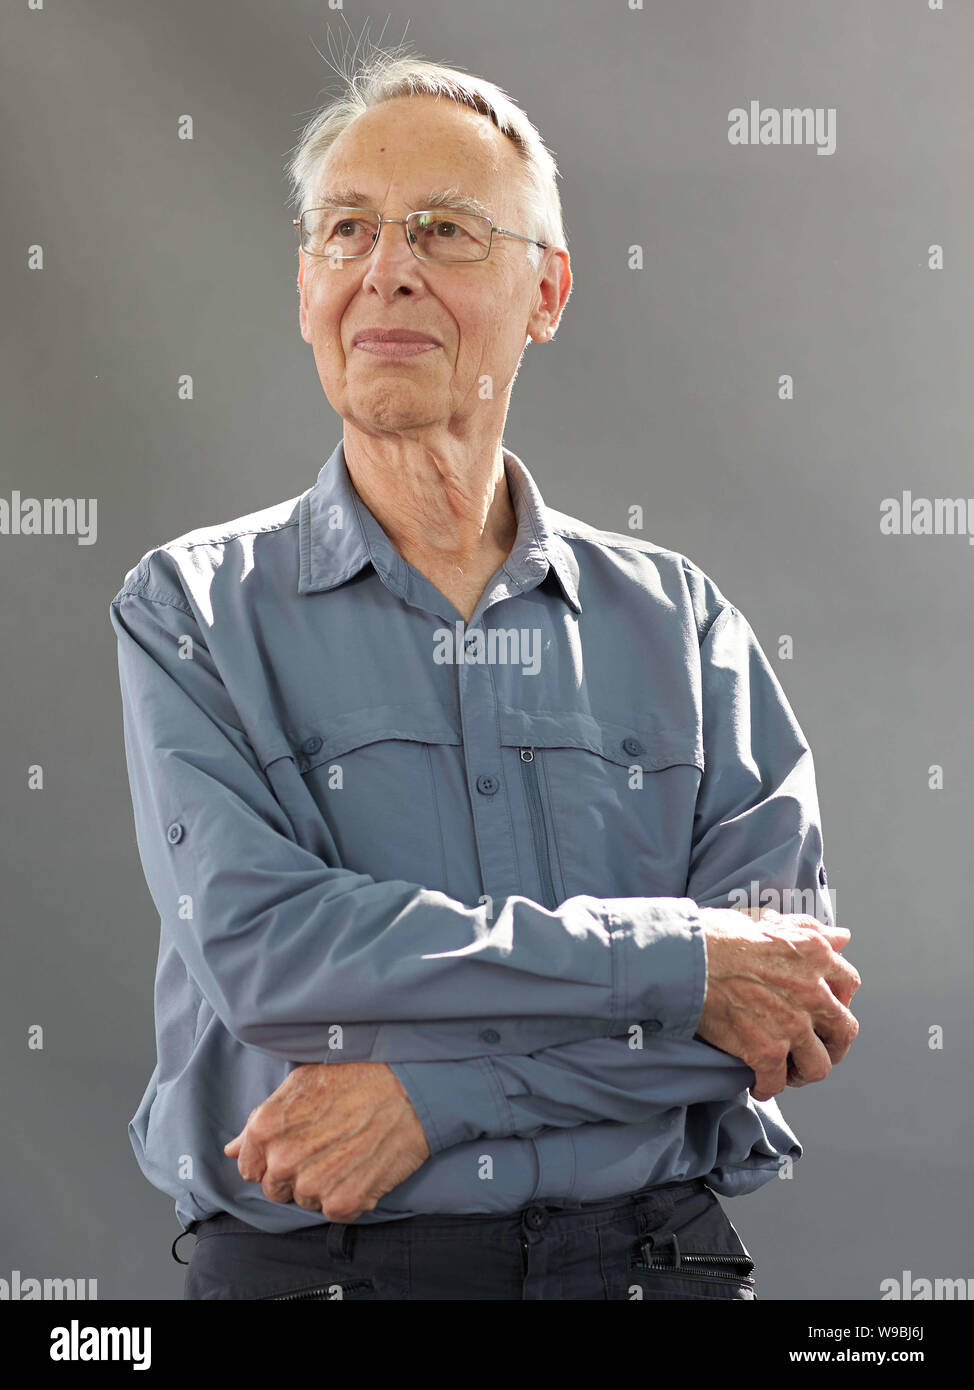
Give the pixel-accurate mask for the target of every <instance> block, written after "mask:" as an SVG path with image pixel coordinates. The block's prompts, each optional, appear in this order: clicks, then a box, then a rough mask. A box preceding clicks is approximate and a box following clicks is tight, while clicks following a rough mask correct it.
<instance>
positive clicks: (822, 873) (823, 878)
mask: <svg viewBox="0 0 974 1390" xmlns="http://www.w3.org/2000/svg"><path fill="white" fill-rule="evenodd" d="M818 881H819V883H820V884H821V885H822V887H823V888H824V887H825V885H826V883H827V882H828V879H827V878H826V876H825V865H824V864H823V865H822V867H821V868H820V869H819V871H818Z"/></svg>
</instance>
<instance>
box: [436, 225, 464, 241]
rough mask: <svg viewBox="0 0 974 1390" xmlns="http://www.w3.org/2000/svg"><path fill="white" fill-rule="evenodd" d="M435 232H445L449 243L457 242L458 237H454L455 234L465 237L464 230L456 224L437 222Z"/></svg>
mask: <svg viewBox="0 0 974 1390" xmlns="http://www.w3.org/2000/svg"><path fill="white" fill-rule="evenodd" d="M435 230H436V231H437V232H442V231H444V230H445V231H446V234H447V235H446V239H447V240H449V241H454V240H456V237H455V236H454V235H453V234H454V233H456V235H457V236H462V235H463V228H462V227H461V226H459V225H458V224H457V223H456V222H446V221H443V222H437V223H436V224H435Z"/></svg>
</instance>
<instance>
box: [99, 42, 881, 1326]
mask: <svg viewBox="0 0 974 1390" xmlns="http://www.w3.org/2000/svg"><path fill="white" fill-rule="evenodd" d="M555 175H556V169H555V165H554V161H553V160H552V158H551V156H550V154H549V153H548V151H547V150H546V149H545V148H544V146H543V144H542V142H541V139H540V137H539V136H538V134H537V131H535V129H534V127H533V126H532V125H531V124H530V122H529V121H528V120H527V118H526V117H525V116H524V114H523V112H521V111H520V110H519V109H518V108H517V107H516V106H515V105H514V104H513V103H512V102H511V101H510V100H508V99H507V98H506V97H505V95H504V94H503V93H502V92H501V91H500V90H499V89H498V88H496V87H494V86H493V85H492V84H489V83H486V82H484V81H482V80H480V79H476V78H472V77H469V76H468V75H466V74H462V73H459V72H456V71H453V70H450V69H446V68H443V67H441V66H438V65H434V64H429V63H425V62H422V61H420V60H417V59H404V58H390V57H388V56H387V55H383V56H382V57H380V59H378V60H373V62H372V64H371V66H370V67H369V69H368V70H367V72H366V73H365V74H364V75H360V76H359V79H358V82H357V84H356V85H355V87H354V88H352V89H351V90H350V93H349V96H348V97H347V98H346V99H345V100H344V101H343V102H341V103H339V104H338V105H336V106H333V107H331V108H328V109H326V110H325V111H323V112H322V113H320V114H319V115H318V116H317V117H316V118H315V120H314V121H313V122H312V123H311V125H310V126H309V127H308V128H307V130H306V131H305V133H304V135H303V137H302V140H301V143H300V145H299V148H298V151H297V154H296V155H295V156H294V160H293V164H292V176H293V178H294V180H295V185H296V195H297V201H298V203H299V204H300V211H301V216H300V217H299V218H298V219H296V220H297V223H298V226H299V239H300V257H299V260H300V270H299V276H298V286H299V293H300V322H301V333H302V336H303V337H304V338H305V340H306V341H307V342H309V343H310V344H311V346H312V348H313V350H314V356H315V362H316V364H317V369H318V373H319V376H320V378H321V383H322V386H323V388H324V391H325V394H326V396H327V398H328V400H329V401H330V402H331V404H332V406H333V407H334V408H335V410H336V411H337V412H338V413H339V414H340V415H341V417H342V419H343V421H344V432H343V439H342V442H341V443H340V444H339V445H338V446H337V447H336V448H335V450H334V452H333V453H332V455H331V457H330V458H329V459H328V460H327V462H326V463H325V465H324V467H322V469H321V471H320V473H319V475H318V479H317V482H316V483H315V484H314V486H313V487H311V488H309V489H308V490H307V491H306V492H304V493H303V494H302V495H301V496H300V497H297V498H294V499H291V500H289V501H286V502H283V503H280V504H278V505H276V506H272V507H269V508H267V509H266V510H263V511H260V512H258V513H256V514H254V515H251V516H248V517H244V518H241V519H238V520H235V521H232V522H228V523H227V524H226V525H208V526H204V527H202V528H200V529H198V530H194V531H191V532H189V533H187V534H186V535H184V536H182V537H180V538H179V539H177V540H174V541H172V542H170V543H168V544H166V545H161V546H158V547H156V548H154V549H153V550H150V551H149V552H147V554H146V555H145V556H144V557H143V558H142V560H141V561H140V563H139V564H138V565H137V566H136V567H135V568H134V569H133V570H131V571H130V572H129V574H128V575H127V576H126V580H125V583H124V584H123V586H122V588H121V590H120V591H119V593H118V594H117V595H116V597H115V598H114V599H113V601H112V605H111V618H112V622H113V625H114V628H115V631H116V634H117V637H118V643H119V669H120V679H121V688H122V696H123V711H124V733H125V748H126V756H127V762H128V769H129V777H130V782H131V787H132V796H133V805H134V811H135V823H136V830H137V837H138V844H139V849H140V852H141V856H142V862H143V866H144V870H145V875H146V880H147V884H148V887H149V890H150V892H151V894H152V897H153V900H154V902H155V905H156V907H157V909H158V911H159V914H160V917H161V941H160V953H159V961H158V974H157V980H156V1023H157V1042H158V1064H157V1066H156V1069H155V1072H154V1073H153V1076H152V1078H151V1080H150V1083H149V1086H148V1088H147V1090H146V1093H145V1096H144V1098H143V1100H142V1103H141V1106H140V1107H139V1110H138V1112H137V1113H136V1115H135V1116H134V1117H133V1120H132V1122H131V1124H130V1126H129V1131H130V1136H131V1139H132V1143H133V1147H134V1148H135V1151H136V1155H137V1157H138V1160H139V1163H140V1165H141V1167H142V1169H143V1171H144V1172H145V1174H146V1176H147V1177H148V1178H149V1179H150V1181H152V1182H153V1183H154V1184H156V1185H157V1186H158V1187H160V1188H161V1189H163V1190H164V1191H166V1192H168V1193H170V1194H171V1195H173V1197H174V1198H175V1199H176V1213H177V1216H178V1218H179V1221H180V1223H181V1225H182V1226H183V1227H184V1229H185V1230H189V1231H193V1232H195V1234H196V1236H197V1242H196V1245H195V1247H194V1250H193V1254H192V1260H191V1262H190V1270H189V1274H188V1276H187V1282H186V1292H185V1296H186V1297H187V1298H204V1299H206V1298H230V1299H233V1298H244V1299H326V1298H338V1297H342V1298H374V1299H423V1298H436V1299H441V1298H442V1299H447V1298H449V1299H482V1298H487V1299H502V1298H507V1299H512V1298H513V1299H555V1298H558V1299H562V1298H564V1299H588V1298H594V1299H607V1298H608V1299H630V1298H641V1297H642V1298H650V1299H695V1298H705V1299H721V1298H730V1299H753V1298H754V1297H755V1280H754V1276H753V1269H754V1264H753V1261H752V1260H751V1259H750V1256H749V1254H748V1251H747V1249H746V1248H745V1246H744V1245H743V1243H742V1241H741V1239H740V1237H739V1236H738V1234H737V1231H736V1230H735V1228H734V1226H733V1225H732V1224H731V1222H730V1221H729V1219H728V1218H727V1216H726V1214H725V1212H724V1210H723V1208H722V1206H721V1204H720V1202H719V1200H718V1196H717V1194H721V1195H726V1196H733V1195H737V1194H741V1193H746V1192H751V1191H754V1190H755V1189H756V1188H758V1187H759V1186H761V1185H762V1184H763V1183H765V1182H767V1181H769V1180H770V1179H772V1178H773V1177H774V1176H775V1175H776V1174H777V1173H778V1172H779V1171H780V1170H781V1167H782V1165H783V1164H788V1163H791V1162H793V1161H794V1160H795V1159H797V1158H799V1157H800V1156H801V1153H802V1148H801V1146H800V1144H799V1143H798V1141H797V1139H796V1137H795V1135H794V1134H793V1133H792V1131H791V1130H790V1129H789V1128H788V1126H787V1125H786V1124H785V1122H784V1120H783V1119H782V1117H781V1114H780V1112H779V1111H778V1108H777V1105H776V1103H775V1101H774V1099H773V1097H774V1096H775V1095H776V1094H777V1093H778V1092H780V1091H781V1090H782V1089H783V1088H784V1087H785V1085H786V1084H790V1085H802V1084H805V1083H807V1082H810V1081H818V1080H822V1079H823V1078H824V1077H825V1076H826V1075H827V1074H828V1073H829V1072H830V1070H831V1067H832V1065H833V1063H835V1062H837V1061H839V1060H840V1059H841V1058H842V1057H843V1056H844V1055H845V1053H846V1051H847V1049H848V1047H849V1046H850V1044H851V1042H852V1039H853V1038H854V1037H855V1034H856V1032H857V1024H856V1020H855V1018H854V1017H853V1015H852V1014H851V1013H850V1011H849V1007H848V1006H849V1003H850V1001H851V998H852V995H853V994H854V992H855V990H856V989H857V988H858V985H859V977H858V975H857V973H856V971H855V970H854V969H853V967H852V966H851V965H849V964H848V962H846V961H845V960H844V959H843V958H842V956H841V955H840V951H841V948H842V947H843V946H845V945H846V944H847V943H848V941H849V933H848V931H846V930H845V929H844V928H838V927H836V926H835V925H834V924H833V923H832V922H831V920H830V917H829V906H828V899H827V897H826V896H825V895H824V893H821V892H820V891H819V890H820V889H821V888H822V887H823V886H824V884H825V870H824V865H823V860H822V854H823V850H822V837H821V830H820V824H819V811H818V804H817V796H816V789H815V780H814V771H813V764H812V757H811V753H810V750H809V748H808V744H807V742H806V740H805V738H804V736H803V734H802V731H801V729H800V727H799V725H798V723H797V721H796V719H795V717H794V715H793V713H792V712H791V710H790V708H789V706H788V704H787V702H786V700H785V697H784V695H783V693H782V690H781V687H780V685H779V684H778V682H777V680H776V678H775V676H774V674H773V673H772V671H771V669H770V667H769V665H768V663H767V661H766V659H765V657H764V655H763V653H762V651H761V649H760V647H759V646H758V643H757V641H756V639H755V637H754V634H753V632H752V630H751V628H750V627H749V625H748V624H747V622H746V620H745V619H744V617H743V616H742V615H741V614H740V612H738V610H737V609H736V608H734V607H732V606H731V604H730V603H729V602H728V601H727V600H726V599H725V598H724V596H723V595H722V593H721V592H720V591H719V590H718V589H717V587H716V585H715V584H714V583H713V581H712V580H711V579H709V578H708V576H707V575H705V574H704V573H703V572H702V571H701V570H700V569H699V568H698V567H697V566H696V565H694V564H693V562H692V561H691V560H689V559H687V558H686V557H684V556H682V555H679V554H676V553H674V552H672V551H669V550H665V549H661V548H660V547H659V546H657V545H654V544H652V543H650V542H649V541H646V540H641V539H638V538H635V537H633V536H631V535H621V534H620V535H617V534H613V533H608V532H603V531H599V530H596V529H594V528H593V527H591V526H588V525H586V524H585V523H584V522H583V521H576V520H573V519H572V518H571V517H569V516H566V515H564V514H562V513H560V512H555V511H552V510H551V509H550V508H548V507H546V506H545V504H544V502H543V501H542V498H541V495H540V493H539V491H538V487H537V485H536V483H535V482H534V479H533V478H532V476H531V474H530V473H529V471H528V469H527V468H526V467H525V465H524V464H523V463H522V462H521V460H520V459H519V458H518V457H517V456H516V455H515V454H513V453H512V452H511V451H510V450H509V449H506V448H505V447H504V445H503V442H502V438H503V430H504V423H505V420H506V416H507V410H508V406H509V402H510V395H511V388H512V386H513V382H514V379H515V376H516V373H517V369H518V366H519V363H520V361H521V358H522V355H523V353H524V351H525V349H526V347H527V343H528V342H530V341H533V342H539V343H540V342H545V341H547V340H549V339H550V338H551V337H552V335H553V334H554V332H555V329H556V328H557V326H558V323H559V321H560V319H561V315H562V312H563V310H564V307H565V304H566V301H567V299H568V296H569V291H570V285H571V272H570V268H569V257H568V253H567V251H566V250H565V249H564V247H563V245H562V242H563V240H564V237H563V233H562V231H561V217H560V206H559V200H558V194H557V190H556V187H555ZM604 468H605V465H603V469H604ZM792 892H798V893H801V894H806V895H809V897H810V901H811V906H812V907H814V908H815V914H814V915H809V913H807V912H805V911H804V908H805V907H806V905H807V903H808V901H809V897H806V898H804V899H802V907H803V912H802V913H794V912H787V911H785V913H784V914H782V913H779V912H776V911H774V910H771V911H768V910H767V904H769V903H770V904H771V905H772V908H773V907H774V906H775V905H777V906H779V907H783V908H785V909H787V908H788V907H789V906H794V899H792V898H789V896H788V895H789V894H790V893H792ZM762 906H765V908H766V915H765V916H764V917H763V918H762V917H760V916H759V913H760V909H761V907H762ZM741 909H743V910H741ZM217 1237H219V1238H217ZM177 1258H178V1257H177Z"/></svg>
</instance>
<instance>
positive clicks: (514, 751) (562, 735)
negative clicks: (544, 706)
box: [501, 710, 703, 906]
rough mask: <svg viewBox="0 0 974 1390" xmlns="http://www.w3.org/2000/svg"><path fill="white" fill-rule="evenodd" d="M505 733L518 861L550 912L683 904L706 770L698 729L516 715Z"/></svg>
mask: <svg viewBox="0 0 974 1390" xmlns="http://www.w3.org/2000/svg"><path fill="white" fill-rule="evenodd" d="M501 732H502V738H501V741H502V744H503V750H502V757H503V760H504V768H505V775H506V777H507V779H508V783H509V787H510V791H511V798H512V806H513V807H514V808H515V809H514V814H515V822H516V823H518V824H520V826H521V827H522V834H521V835H520V836H519V847H518V848H519V857H520V863H521V865H522V867H523V869H524V872H525V875H526V877H527V879H528V880H529V881H530V878H531V876H532V874H533V873H536V875H537V891H538V893H539V900H540V901H541V902H542V903H543V904H544V905H545V906H557V904H558V903H559V902H562V901H563V900H564V899H565V898H569V897H574V896H575V895H576V894H579V893H590V894H592V895H593V896H595V897H639V896H643V897H657V896H659V897H683V896H684V894H685V889H686V883H687V874H688V871H689V861H690V851H691V848H692V837H693V816H694V808H695V805H696V796H697V788H698V786H699V784H700V778H701V775H702V772H703V751H702V747H701V745H700V742H699V740H698V739H697V737H696V736H695V734H694V733H693V731H681V730H661V729H658V728H652V727H648V726H645V725H640V724H638V723H630V724H622V723H619V722H616V721H614V720H606V719H600V718H597V717H595V716H593V715H590V714H588V713H581V712H578V711H567V712H563V713H557V712H545V713H537V712H533V713H527V712H524V711H514V710H510V711H508V712H507V713H506V714H505V715H503V716H502V718H501ZM525 891H529V890H528V888H527V887H526V888H525Z"/></svg>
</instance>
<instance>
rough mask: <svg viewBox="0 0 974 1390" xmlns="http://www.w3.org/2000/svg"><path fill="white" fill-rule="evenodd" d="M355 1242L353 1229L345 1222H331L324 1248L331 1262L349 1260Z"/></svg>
mask: <svg viewBox="0 0 974 1390" xmlns="http://www.w3.org/2000/svg"><path fill="white" fill-rule="evenodd" d="M354 1241H355V1227H354V1226H351V1225H349V1224H348V1223H347V1222H342V1221H332V1222H331V1224H330V1225H329V1227H328V1236H327V1239H326V1241H325V1248H326V1249H327V1251H328V1254H329V1255H330V1256H331V1257H332V1259H333V1260H336V1259H337V1260H350V1259H351V1258H352V1247H353V1244H354Z"/></svg>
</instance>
